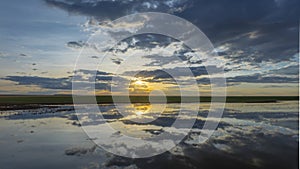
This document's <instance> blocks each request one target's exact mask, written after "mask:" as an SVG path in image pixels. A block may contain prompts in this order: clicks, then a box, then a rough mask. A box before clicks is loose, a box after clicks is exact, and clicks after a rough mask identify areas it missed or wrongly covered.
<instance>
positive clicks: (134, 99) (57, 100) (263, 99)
mask: <svg viewBox="0 0 300 169" xmlns="http://www.w3.org/2000/svg"><path fill="white" fill-rule="evenodd" d="M85 97H86V99H85ZM114 97H115V99H113V98H112V96H96V100H97V103H98V104H111V103H128V101H127V100H126V97H125V96H114ZM90 98H93V97H91V96H80V101H79V102H76V103H82V104H88V103H89V102H88V101H85V100H89V99H90ZM127 98H128V97H127ZM129 98H130V102H131V103H150V101H149V97H148V96H130V97H129ZM225 99H226V103H275V102H278V101H293V100H294V101H298V100H299V96H227V97H226V98H225ZM223 100H224V98H223V97H215V98H214V99H213V101H215V102H220V101H223ZM199 101H200V102H211V101H212V98H211V97H209V96H201V97H200V98H197V97H189V96H183V97H180V96H167V97H166V98H162V97H159V96H156V97H155V96H154V97H152V98H151V103H165V102H167V103H181V102H185V103H195V102H199ZM9 104H73V98H72V96H71V95H0V105H9Z"/></svg>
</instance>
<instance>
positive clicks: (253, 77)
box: [227, 74, 299, 83]
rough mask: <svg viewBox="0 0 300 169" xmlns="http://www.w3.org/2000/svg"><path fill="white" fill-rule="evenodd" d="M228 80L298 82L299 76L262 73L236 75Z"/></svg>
mask: <svg viewBox="0 0 300 169" xmlns="http://www.w3.org/2000/svg"><path fill="white" fill-rule="evenodd" d="M227 82H247V83H298V82H299V79H298V77H283V76H274V75H271V76H268V75H261V74H253V75H245V76H236V77H230V78H227Z"/></svg>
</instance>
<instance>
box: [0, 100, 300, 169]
mask: <svg viewBox="0 0 300 169" xmlns="http://www.w3.org/2000/svg"><path fill="white" fill-rule="evenodd" d="M195 106H196V107H197V106H199V104H185V105H183V106H182V107H181V106H180V105H179V104H168V105H167V106H164V105H160V104H154V105H150V104H132V105H129V107H128V106H127V107H124V110H125V111H124V112H125V113H124V114H123V115H120V114H119V113H118V111H117V110H116V108H115V107H114V106H113V105H100V106H99V108H100V110H101V111H102V112H103V113H102V115H103V116H104V117H105V119H106V122H108V123H109V124H110V125H111V126H112V127H113V128H114V129H115V130H116V131H118V133H119V134H125V135H129V136H133V137H151V136H153V135H159V134H160V133H161V132H163V131H164V130H166V129H167V128H170V126H171V125H172V123H173V122H174V119H176V118H177V115H178V110H179V108H180V107H181V108H183V110H184V111H185V112H187V113H186V114H185V116H183V117H181V118H185V119H186V120H188V119H191V118H195V119H197V120H196V123H195V124H194V127H193V129H192V130H191V131H190V133H189V135H188V136H187V137H185V139H184V140H183V141H182V142H181V143H180V144H179V145H178V146H177V147H175V148H173V149H172V150H171V151H169V152H165V153H163V154H161V155H158V156H155V157H151V158H144V159H129V158H123V157H119V156H115V155H113V154H111V153H107V152H106V151H104V150H103V149H101V148H99V147H97V146H95V145H94V143H93V141H95V140H94V139H101V138H89V137H88V136H87V135H86V134H85V133H84V132H83V130H82V128H81V127H80V124H79V122H78V121H77V117H76V115H75V113H74V109H73V107H72V106H71V105H64V106H59V105H57V106H55V105H52V106H41V107H39V108H33V107H27V108H26V109H25V108H20V107H18V108H11V109H10V110H8V109H7V108H5V107H2V108H1V109H2V110H1V109H0V110H1V116H0V148H1V153H0V168H1V169H19V168H22V169H41V168H43V169H48V168H49V169H52V168H65V169H68V168H72V169H77V168H78V169H94V168H127V169H129V168H151V169H153V168H180V169H182V168H205V169H209V168H237V169H241V168H272V169H274V168H275V169H276V168H280V169H282V168H284V169H296V168H298V163H299V162H298V158H299V155H298V148H299V147H298V144H299V137H298V134H299V112H298V102H296V101H295V102H279V103H229V104H226V108H225V111H224V114H223V118H222V120H221V122H220V123H219V126H218V128H217V130H216V131H215V133H214V134H213V136H212V137H211V138H210V139H209V140H208V141H207V142H205V143H203V144H199V142H198V141H197V139H196V138H198V136H199V132H200V130H199V129H201V128H202V126H203V124H204V121H205V120H206V116H207V110H208V108H209V104H206V103H203V104H202V103H201V104H200V110H199V113H198V116H192V115H191V114H189V113H188V112H189V109H192V108H194V107H195ZM16 109H18V110H16ZM161 110H164V111H163V113H162V114H160V113H159V112H160V111H161ZM91 116H93V121H91V120H90V119H91ZM156 118H158V119H157V120H154V119H156ZM153 120H154V121H153ZM82 123H83V124H84V125H85V126H89V125H91V126H95V125H101V124H103V120H102V121H101V119H99V120H97V118H95V115H88V116H87V118H86V120H85V121H82ZM145 123H147V124H145Z"/></svg>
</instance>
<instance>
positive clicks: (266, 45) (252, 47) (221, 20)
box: [179, 0, 300, 63]
mask: <svg viewBox="0 0 300 169" xmlns="http://www.w3.org/2000/svg"><path fill="white" fill-rule="evenodd" d="M299 14H300V1H298V0H281V1H279V0H278V1H277V2H276V1H275V0H251V1H249V0H233V1H232V0H223V1H216V0H215V1H214V0H213V1H204V0H197V1H193V7H191V8H189V9H188V10H185V11H183V12H182V13H180V14H179V16H181V17H183V18H185V19H188V20H190V21H191V22H193V23H195V24H196V25H197V26H199V28H200V29H202V30H203V31H204V33H206V34H207V35H208V37H209V38H210V39H211V40H212V42H213V43H214V44H217V45H222V44H224V43H229V44H232V46H233V49H230V50H229V52H234V50H236V49H238V50H242V51H244V55H242V56H235V58H234V59H235V60H238V61H241V59H243V58H244V57H245V55H246V56H247V55H249V54H252V52H253V51H257V53H258V55H254V56H253V60H252V61H251V62H254V63H255V62H261V61H274V62H277V61H282V60H288V59H289V58H290V57H292V56H293V55H294V54H295V53H296V52H297V51H298V50H297V49H298V45H297V44H298V40H297V39H298V38H297V37H298V36H297V35H298V20H299ZM228 57H231V55H230V54H229V55H228Z"/></svg>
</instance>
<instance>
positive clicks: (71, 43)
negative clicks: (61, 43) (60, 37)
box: [67, 41, 86, 49]
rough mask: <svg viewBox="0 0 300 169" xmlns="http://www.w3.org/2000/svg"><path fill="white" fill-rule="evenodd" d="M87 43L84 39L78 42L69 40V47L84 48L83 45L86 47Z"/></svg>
mask: <svg viewBox="0 0 300 169" xmlns="http://www.w3.org/2000/svg"><path fill="white" fill-rule="evenodd" d="M85 45H86V44H85V42H83V41H78V42H75V41H71V42H68V43H67V46H68V47H70V48H74V49H79V48H82V47H84V46H85Z"/></svg>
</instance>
